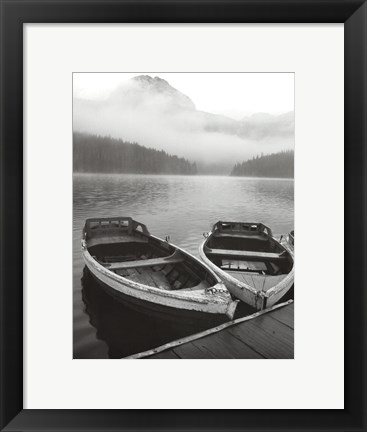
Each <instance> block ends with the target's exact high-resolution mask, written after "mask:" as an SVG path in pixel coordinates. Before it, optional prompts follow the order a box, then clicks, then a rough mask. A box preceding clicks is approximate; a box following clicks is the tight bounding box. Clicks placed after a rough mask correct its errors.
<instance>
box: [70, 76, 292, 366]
mask: <svg viewBox="0 0 367 432" xmlns="http://www.w3.org/2000/svg"><path fill="white" fill-rule="evenodd" d="M294 85H295V74H294V73H291V72H274V73H270V72H266V73H265V72H264V73H263V72H257V73H254V72H251V73H249V72H243V73H238V72H237V73H229V72H226V73H213V72H211V73H209V72H208V73H203V72H200V73H198V72H191V73H188V72H185V73H177V72H175V73H172V72H171V73H168V72H135V73H133V72H129V73H125V72H121V73H116V72H114V73H108V72H100V73H95V72H74V73H73V76H72V87H73V88H72V90H73V91H72V95H73V97H72V109H73V130H72V134H73V173H72V175H73V358H74V359H125V358H126V359H145V358H146V359H172V360H179V359H293V358H294V292H295V289H294V271H295V270H294V269H295V267H294V263H295V257H294V236H295V231H294V152H295V92H294Z"/></svg>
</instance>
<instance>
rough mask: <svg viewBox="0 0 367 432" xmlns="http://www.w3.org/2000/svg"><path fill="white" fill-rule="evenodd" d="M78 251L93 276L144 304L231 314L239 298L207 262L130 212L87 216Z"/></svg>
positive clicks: (145, 305)
mask: <svg viewBox="0 0 367 432" xmlns="http://www.w3.org/2000/svg"><path fill="white" fill-rule="evenodd" d="M82 254H83V258H84V261H85V264H86V266H87V267H88V269H89V270H90V272H91V273H92V274H93V276H95V277H96V278H97V279H98V280H99V281H101V282H102V283H103V284H104V285H107V287H109V288H112V290H113V292H114V294H116V293H121V294H122V295H124V296H125V297H126V296H128V297H130V298H132V299H136V300H139V301H141V302H143V303H144V308H145V309H146V308H147V305H151V306H152V310H155V311H156V308H157V305H158V306H162V307H163V308H165V309H167V308H168V309H169V313H172V312H174V311H175V310H177V311H178V312H182V311H188V312H189V311H190V312H198V313H205V314H214V315H222V316H223V317H225V316H227V317H228V318H230V319H232V318H233V316H234V313H235V310H236V307H237V303H238V301H237V300H233V299H232V297H231V295H230V293H229V292H228V290H227V288H226V287H225V285H224V284H223V283H222V282H221V281H220V279H219V278H218V276H217V275H216V274H215V273H214V272H213V271H212V270H211V269H210V268H208V267H207V266H206V265H205V264H203V263H202V262H201V261H200V260H199V259H197V258H195V257H194V256H192V255H190V254H189V253H188V252H185V251H184V250H182V249H180V248H179V247H177V246H175V245H173V244H171V243H168V242H167V241H164V240H161V239H159V238H158V237H155V236H153V235H150V233H149V232H148V230H147V227H146V226H145V225H144V224H142V223H140V222H137V221H135V220H133V219H132V218H130V217H115V218H93V219H87V220H86V223H85V226H84V229H83V234H82ZM148 309H149V307H148ZM212 316H213V315H212Z"/></svg>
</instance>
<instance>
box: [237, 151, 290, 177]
mask: <svg viewBox="0 0 367 432" xmlns="http://www.w3.org/2000/svg"><path fill="white" fill-rule="evenodd" d="M231 176H237V177H280V178H294V151H293V150H286V151H282V152H279V153H272V154H269V155H261V156H256V157H253V158H252V159H249V160H247V161H244V162H241V163H238V164H236V165H235V166H234V167H233V170H232V172H231Z"/></svg>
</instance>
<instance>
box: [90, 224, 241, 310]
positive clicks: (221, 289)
mask: <svg viewBox="0 0 367 432" xmlns="http://www.w3.org/2000/svg"><path fill="white" fill-rule="evenodd" d="M88 221H89V222H99V221H104V222H106V221H107V222H110V225H111V224H112V223H115V221H118V222H119V225H120V221H124V222H125V221H128V223H131V222H134V223H136V222H135V221H132V219H131V218H103V219H89V220H88ZM88 221H87V222H88ZM137 224H138V226H143V227H144V228H145V226H144V225H143V224H140V223H137ZM104 229H105V230H106V235H105V236H103V235H99V236H98V237H97V238H96V239H93V238H90V236H89V239H88V233H87V231H88V230H84V234H83V240H82V254H83V259H84V262H85V265H86V266H87V268H88V270H89V271H90V272H91V273H92V275H93V276H94V277H95V278H96V279H98V280H99V281H100V282H101V283H102V284H104V285H106V286H108V287H109V288H111V289H112V290H114V291H115V292H116V293H121V294H122V295H124V296H127V297H130V298H132V299H136V300H138V301H140V302H143V303H146V304H147V305H148V306H149V304H154V305H161V306H163V307H166V308H169V309H171V310H172V313H174V311H175V310H182V311H193V312H200V313H205V314H217V315H223V316H227V317H228V318H230V319H232V318H233V316H234V313H235V310H236V307H237V303H238V302H237V301H236V300H233V299H232V298H231V295H230V294H229V292H228V290H227V289H226V287H225V286H224V285H223V283H222V282H221V281H220V279H219V278H218V277H217V276H216V275H215V274H214V273H213V272H212V271H211V270H210V269H209V268H207V266H205V264H203V263H201V262H200V261H199V260H198V259H197V258H195V257H194V256H192V255H191V254H189V253H188V252H186V251H184V250H182V249H181V248H179V247H177V246H175V245H172V244H171V243H170V244H169V245H168V246H169V248H170V249H172V248H173V249H174V250H175V253H176V252H178V253H179V254H180V256H182V257H184V258H185V260H186V261H185V262H187V263H189V262H190V261H192V262H195V263H196V266H197V265H200V266H202V267H203V266H204V269H203V270H204V271H207V272H209V274H210V275H211V277H213V276H214V277H215V284H214V285H213V286H212V287H210V288H209V289H207V288H203V289H198V288H196V289H194V290H190V289H187V290H185V289H182V290H172V291H168V290H162V289H159V288H157V287H154V286H150V285H147V284H143V283H139V282H136V281H134V280H131V279H128V278H126V277H123V276H121V275H120V274H117V273H115V272H114V271H112V270H111V268H113V264H111V265H110V269H109V268H108V267H106V265H103V264H102V263H100V262H99V261H98V260H97V259H95V257H93V256H92V255H91V254H90V252H89V250H88V240H89V243H90V244H92V245H93V246H96V245H105V244H109V243H110V242H112V243H116V244H118V243H119V241H120V239H121V235H120V234H122V232H123V230H124V227H120V226H119V227H118V228H116V227H115V226H114V225H112V227H111V230H110V231H109V230H108V225H105V228H104ZM145 229H146V228H145ZM119 231H121V233H120V232H119ZM136 234H137V235H139V236H140V237H141V238H143V239H144V236H146V237H147V238H148V237H149V240H153V241H155V242H157V244H161V245H164V246H165V247H167V242H165V241H163V240H161V239H159V238H158V237H155V236H152V235H150V234H149V233H148V232H147V231H146V232H139V233H136ZM168 259H169V257H168V258H167V263H170V261H169V260H168ZM147 261H149V260H147ZM160 261H161V263H164V258H162V259H161V260H160ZM126 264H127V265H128V263H126ZM122 267H124V266H123V265H122Z"/></svg>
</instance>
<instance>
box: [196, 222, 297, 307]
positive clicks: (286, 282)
mask: <svg viewBox="0 0 367 432" xmlns="http://www.w3.org/2000/svg"><path fill="white" fill-rule="evenodd" d="M218 224H222V222H218V223H217V224H215V225H214V227H213V229H212V231H211V232H209V233H208V234H207V237H206V239H205V241H204V242H203V243H202V244H201V245H200V247H199V254H200V257H201V259H202V260H203V261H204V262H205V264H207V266H208V267H210V268H211V269H212V270H213V271H215V272H216V273H217V275H218V276H219V277H220V279H221V280H222V281H223V282H224V284H225V285H226V287H227V288H228V290H229V291H230V292H231V294H232V295H233V296H234V297H236V298H238V299H240V300H241V301H243V302H245V303H247V304H248V305H250V306H252V307H254V308H256V309H257V310H262V309H265V308H267V307H271V306H273V305H274V304H275V303H277V302H278V301H279V300H280V299H281V298H282V297H283V296H284V295H285V294H286V293H287V292H288V291H289V290H290V289H291V287H292V286H293V285H294V255H293V252H292V250H291V249H290V248H288V247H287V248H285V247H283V245H281V244H280V243H279V242H278V241H277V240H276V239H275V238H274V237H273V236H272V233H271V230H270V229H269V228H268V227H266V226H265V225H263V224H257V223H255V224H252V223H238V222H225V223H224V222H223V224H229V225H230V224H233V226H237V227H239V226H247V227H251V226H252V227H254V231H252V232H251V231H249V232H247V233H246V234H245V235H247V236H248V237H246V238H249V239H251V237H253V238H254V237H255V236H258V235H262V236H264V238H266V239H268V240H269V241H271V242H272V243H274V244H276V245H277V247H279V248H280V249H282V250H284V251H285V252H283V253H286V254H288V255H287V256H288V258H289V259H290V260H291V262H292V266H291V269H290V270H289V272H288V273H287V274H286V275H282V276H279V278H278V280H277V283H274V285H273V286H271V287H270V288H268V289H266V290H265V289H264V286H265V283H267V282H268V281H269V279H270V278H269V277H267V276H266V275H263V276H262V281H263V283H264V286H263V289H261V286H260V288H259V286H257V287H256V288H255V287H254V286H253V285H251V284H250V283H246V282H245V281H246V280H251V279H253V277H251V274H249V273H247V272H246V271H243V272H241V271H240V272H237V274H236V276H237V277H234V276H233V274H235V272H231V273H232V274H229V272H228V270H227V271H226V270H224V269H222V268H220V267H219V266H218V265H216V264H215V263H213V262H212V260H211V259H209V257H208V256H210V255H209V254H208V246H207V245H208V244H210V241H211V240H212V239H213V238H214V237H215V236H216V234H217V228H218ZM255 227H256V229H255ZM263 230H264V231H263ZM235 234H236V236H237V237H238V236H239V237H241V235H244V234H243V233H242V232H241V230H240V229H239V230H238V232H236V233H235ZM235 234H234V235H235ZM228 237H229V238H230V237H231V234H230V233H229V234H228ZM227 252H228V254H229V257H230V258H233V257H236V253H237V251H231V250H228V251H227ZM251 253H252V252H248V255H251ZM245 254H246V252H245ZM256 254H258V256H257V257H256V259H257V260H260V259H261V257H262V256H263V257H264V260H265V259H267V256H273V255H275V254H267V253H262V252H257V253H253V255H254V256H255V255H256ZM240 256H241V251H238V257H237V258H239V259H240ZM223 257H225V250H223V254H222V258H223ZM227 258H228V256H227ZM239 275H242V280H239V279H241V278H240V277H238V276H239ZM247 275H248V276H249V278H248V279H246V276H247ZM254 276H255V275H254ZM259 276H260V275H259ZM260 277H261V276H260ZM266 279H268V281H267V280H266ZM274 279H276V278H274ZM270 282H271V281H270ZM254 285H255V284H254ZM268 286H269V285H268Z"/></svg>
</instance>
